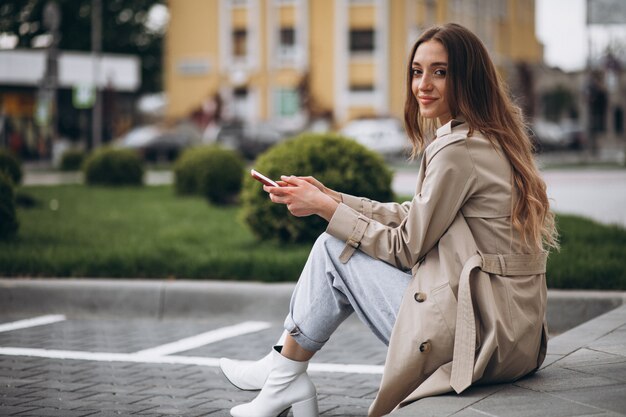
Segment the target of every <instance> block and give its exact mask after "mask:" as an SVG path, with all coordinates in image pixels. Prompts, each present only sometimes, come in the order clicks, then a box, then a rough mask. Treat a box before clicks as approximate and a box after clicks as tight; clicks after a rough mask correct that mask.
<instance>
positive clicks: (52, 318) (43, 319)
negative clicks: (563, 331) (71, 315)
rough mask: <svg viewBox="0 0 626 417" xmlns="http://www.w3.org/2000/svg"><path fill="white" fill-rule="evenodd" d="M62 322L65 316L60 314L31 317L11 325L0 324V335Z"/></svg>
mask: <svg viewBox="0 0 626 417" xmlns="http://www.w3.org/2000/svg"><path fill="white" fill-rule="evenodd" d="M64 320H65V316H64V315H62V314H51V315H47V316H40V317H33V318H32V319H25V320H18V321H14V322H11V323H5V324H0V333H2V332H10V331H11V330H19V329H26V328H29V327H35V326H43V325H44V324H52V323H57V322H59V321H64Z"/></svg>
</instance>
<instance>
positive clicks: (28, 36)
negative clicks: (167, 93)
mask: <svg viewBox="0 0 626 417" xmlns="http://www.w3.org/2000/svg"><path fill="white" fill-rule="evenodd" d="M47 1H48V0H2V3H1V4H0V35H4V36H16V37H17V45H16V46H17V47H19V48H31V47H33V41H36V40H37V39H42V37H41V35H46V29H45V27H44V25H43V9H44V7H45V5H46V3H47ZM164 3H165V0H105V1H103V2H102V52H104V53H107V52H108V53H124V54H133V55H137V56H138V57H139V58H140V60H141V80H142V84H141V87H140V92H155V91H160V90H161V89H162V61H161V57H162V53H163V45H162V44H163V36H164V33H165V28H164V27H154V26H153V25H150V21H149V19H148V17H149V13H150V12H151V11H152V10H153V8H154V7H155V6H157V5H160V6H162V5H164ZM57 4H58V5H59V8H60V10H61V27H60V34H61V39H60V44H59V49H60V50H62V51H71V50H74V51H76V50H77V51H90V50H91V4H92V1H91V0H57ZM163 7H164V6H163Z"/></svg>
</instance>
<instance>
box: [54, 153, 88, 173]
mask: <svg viewBox="0 0 626 417" xmlns="http://www.w3.org/2000/svg"><path fill="white" fill-rule="evenodd" d="M85 155H86V154H85V151H82V150H80V149H68V150H67V151H65V152H63V155H61V163H60V165H59V168H60V169H61V171H79V170H80V168H81V167H82V165H83V162H84V160H85Z"/></svg>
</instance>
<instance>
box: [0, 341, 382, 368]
mask: <svg viewBox="0 0 626 417" xmlns="http://www.w3.org/2000/svg"><path fill="white" fill-rule="evenodd" d="M0 355H6V356H31V357H38V358H49V359H70V360H85V361H96V362H135V363H159V364H184V365H197V366H209V367H213V368H216V367H218V366H219V358H204V357H198V356H177V355H171V356H147V355H139V354H137V353H110V352H81V351H75V350H53V349H28V348H16V347H0ZM309 370H310V371H311V372H330V373H347V374H377V375H380V374H382V373H383V367H382V366H379V365H357V364H340V363H314V362H313V363H311V364H310V365H309Z"/></svg>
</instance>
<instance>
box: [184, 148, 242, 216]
mask: <svg viewBox="0 0 626 417" xmlns="http://www.w3.org/2000/svg"><path fill="white" fill-rule="evenodd" d="M243 171H244V162H243V159H242V158H241V157H240V156H239V155H238V154H237V153H236V152H234V151H232V150H229V149H225V148H222V147H219V146H202V147H197V148H190V149H187V150H186V151H185V152H184V153H183V154H182V155H181V156H180V157H179V158H178V159H177V160H176V163H175V164H174V175H175V180H174V187H175V190H176V192H177V193H178V194H197V195H202V196H205V197H206V198H207V199H208V200H209V201H210V202H212V203H217V204H223V203H228V202H230V201H232V199H233V198H234V197H235V196H236V195H237V194H239V191H241V183H242V178H243Z"/></svg>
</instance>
